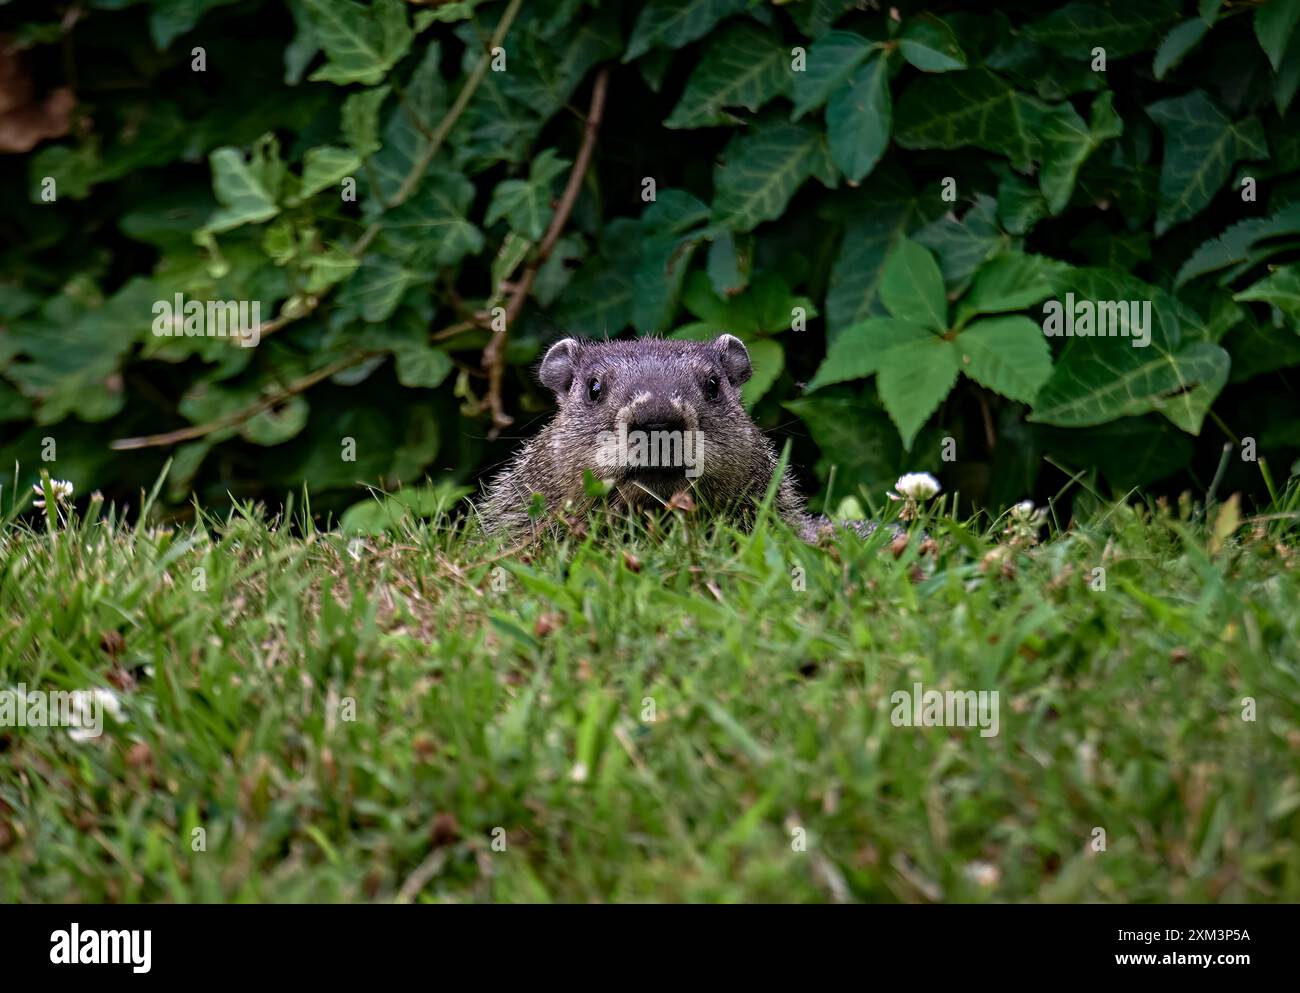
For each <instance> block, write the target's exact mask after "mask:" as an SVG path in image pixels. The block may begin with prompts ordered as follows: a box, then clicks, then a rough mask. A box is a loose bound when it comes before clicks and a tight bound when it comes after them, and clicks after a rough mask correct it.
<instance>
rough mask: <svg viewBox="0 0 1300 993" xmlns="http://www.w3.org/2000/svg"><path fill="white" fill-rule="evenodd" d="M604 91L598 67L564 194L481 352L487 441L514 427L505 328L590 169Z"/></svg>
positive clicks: (605, 76)
mask: <svg viewBox="0 0 1300 993" xmlns="http://www.w3.org/2000/svg"><path fill="white" fill-rule="evenodd" d="M608 91H609V69H608V67H604V66H602V67H601V69H600V71H599V72H597V73H596V80H595V82H594V83H593V84H592V88H591V105H590V107H589V108H588V110H587V121H586V125H585V126H584V128H583V134H582V146H581V147H580V148H579V149H578V155H577V157H576V158H575V159H574V160H573V169H572V170H570V172H569V180H568V182H567V183H565V186H564V193H563V194H562V195H561V197H560V202H559V204H558V205H557V206H556V208H555V215H554V216H553V217H552V218H551V223H550V226H549V227H547V229H546V233H545V234H544V235H543V236H542V240H541V242H540V243H539V244H538V246H537V252H536V253H535V254H534V255H533V257H532V258H531V259H530V260H529V262H528V265H527V267H526V268H525V269H524V272H523V275H522V276H521V277H520V278H519V280H518V282H516V283H515V284H514V286H513V288H512V290H511V294H510V302H509V303H508V304H507V305H506V313H505V326H504V327H503V328H502V330H500V331H497V332H495V333H494V334H493V335H492V340H491V341H489V342H488V345H487V347H486V348H485V349H483V363H482V364H483V369H484V370H485V371H486V372H487V375H488V395H487V397H486V398H485V400H484V403H485V404H486V405H487V407H488V409H489V410H490V411H491V412H492V429H491V431H490V432H489V434H488V436H489V437H490V438H495V437H496V436H497V435H498V434H500V432H501V429H502V428H504V427H508V426H509V425H511V424H513V423H514V418H512V417H510V416H509V415H507V414H506V412H505V409H504V407H503V405H502V402H501V377H502V375H503V373H504V372H505V354H506V339H507V336H508V335H509V328H510V325H511V324H512V323H513V322H514V321H515V319H516V318H518V316H519V314H520V312H521V311H522V310H523V309H524V302H525V301H526V300H527V299H528V294H529V293H530V292H531V291H532V288H533V282H534V281H535V280H536V279H537V273H538V271H539V270H540V269H541V268H542V266H543V265H545V263H546V260H547V259H548V258H550V256H551V252H553V251H554V250H555V246H556V244H557V243H558V242H559V240H560V235H561V234H562V233H563V232H564V226H565V225H566V224H567V223H568V222H569V217H570V215H572V213H573V207H574V205H575V204H576V203H577V202H578V194H579V193H580V192H581V191H582V181H583V178H584V177H585V176H586V175H587V168H588V167H589V166H590V165H591V156H592V153H593V152H594V151H595V148H596V136H597V134H599V132H600V122H601V119H602V118H603V116H604V113H605V97H606V95H607V93H608Z"/></svg>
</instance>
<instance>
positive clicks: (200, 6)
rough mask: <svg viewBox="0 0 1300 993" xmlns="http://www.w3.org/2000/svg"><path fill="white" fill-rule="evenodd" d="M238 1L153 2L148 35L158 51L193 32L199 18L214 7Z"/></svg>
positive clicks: (174, 0) (179, 0)
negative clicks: (188, 32)
mask: <svg viewBox="0 0 1300 993" xmlns="http://www.w3.org/2000/svg"><path fill="white" fill-rule="evenodd" d="M236 2H238V0H154V4H153V8H152V9H151V10H150V11H149V34H150V36H151V37H152V38H153V43H154V45H155V46H156V47H157V48H158V50H159V51H162V50H163V49H165V48H167V46H168V45H170V44H171V43H172V42H173V41H175V40H176V39H177V38H179V37H180V36H181V35H183V34H185V33H186V32H187V31H191V30H193V28H194V26H195V25H196V24H198V23H199V18H201V17H202V16H203V15H204V14H206V13H207V12H208V11H209V10H212V9H213V8H214V7H226V6H229V5H230V4H232V3H236Z"/></svg>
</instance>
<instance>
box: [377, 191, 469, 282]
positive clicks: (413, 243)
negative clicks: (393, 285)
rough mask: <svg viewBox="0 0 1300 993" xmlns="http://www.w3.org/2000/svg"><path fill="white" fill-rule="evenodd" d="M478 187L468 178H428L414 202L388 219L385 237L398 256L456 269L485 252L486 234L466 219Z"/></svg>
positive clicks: (413, 198) (410, 201) (394, 211)
mask: <svg viewBox="0 0 1300 993" xmlns="http://www.w3.org/2000/svg"><path fill="white" fill-rule="evenodd" d="M473 200H474V184H473V183H471V182H470V181H469V180H468V179H466V178H465V177H464V176H460V175H457V174H455V173H442V174H439V175H436V176H426V177H425V179H424V182H423V183H422V184H421V185H420V188H419V190H418V191H417V192H416V194H415V195H414V196H412V197H411V199H410V200H408V201H406V203H404V204H402V205H401V206H400V207H397V208H395V209H394V210H391V211H389V212H388V213H387V214H385V215H384V224H383V230H384V236H385V239H386V240H387V242H388V244H389V245H390V246H392V247H393V248H394V249H395V250H396V252H397V254H399V255H401V256H403V257H404V258H406V259H408V260H410V264H417V265H418V263H419V262H421V261H423V260H425V259H427V260H428V261H429V262H430V264H432V265H434V266H439V267H441V266H450V265H455V264H456V263H457V262H459V261H460V260H461V259H463V258H464V257H465V256H466V255H477V254H478V253H479V252H480V251H482V250H483V232H482V231H480V230H479V229H478V228H477V227H476V226H475V224H474V222H473V221H471V220H469V218H468V217H466V212H467V211H468V210H469V206H470V204H471V203H472V202H473Z"/></svg>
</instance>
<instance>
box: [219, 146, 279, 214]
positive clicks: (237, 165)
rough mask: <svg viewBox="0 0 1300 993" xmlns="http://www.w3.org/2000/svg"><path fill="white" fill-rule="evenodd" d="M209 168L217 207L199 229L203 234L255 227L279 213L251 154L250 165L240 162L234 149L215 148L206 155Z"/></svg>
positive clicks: (241, 158) (264, 171)
mask: <svg viewBox="0 0 1300 993" xmlns="http://www.w3.org/2000/svg"><path fill="white" fill-rule="evenodd" d="M208 162H209V163H210V164H211V166H212V191H213V193H214V194H216V197H217V202H218V203H219V204H221V206H220V208H218V209H217V210H216V211H214V212H213V214H212V216H211V217H209V218H208V221H207V223H206V224H205V225H204V226H203V230H204V231H208V232H211V233H213V234H220V233H221V232H222V231H229V230H230V229H232V228H237V227H239V226H240V225H241V224H257V223H258V222H260V221H265V220H269V219H270V218H272V217H274V216H275V215H276V214H278V213H279V212H280V208H279V207H278V206H277V205H276V202H275V192H274V190H272V189H270V188H268V180H269V175H268V172H267V169H266V168H264V166H263V164H262V163H259V161H258V159H257V154H256V153H254V156H253V159H252V161H251V162H246V161H245V160H244V155H243V153H242V152H241V151H240V150H239V149H237V148H218V149H217V150H216V151H214V152H213V153H212V154H211V155H209V156H208Z"/></svg>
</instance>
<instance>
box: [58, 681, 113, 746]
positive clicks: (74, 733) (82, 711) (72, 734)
mask: <svg viewBox="0 0 1300 993" xmlns="http://www.w3.org/2000/svg"><path fill="white" fill-rule="evenodd" d="M71 700H72V714H73V719H74V720H75V721H76V723H77V726H76V727H74V728H72V729H71V730H70V731H69V732H68V737H69V738H71V739H72V740H73V741H75V742H78V743H81V742H86V741H93V740H94V739H96V738H98V737H99V736H100V734H102V733H103V730H104V720H103V717H104V714H108V716H109V717H111V718H113V720H115V721H120V720H122V717H123V712H122V701H121V700H120V699H118V696H117V694H116V693H114V692H113V691H112V690H106V689H102V688H100V687H96V688H95V689H93V690H73V691H72V694H71Z"/></svg>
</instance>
